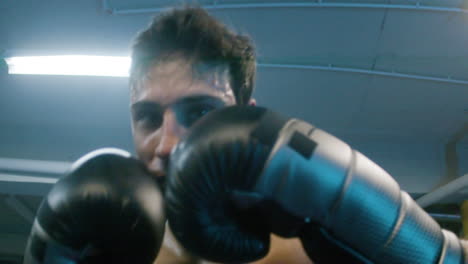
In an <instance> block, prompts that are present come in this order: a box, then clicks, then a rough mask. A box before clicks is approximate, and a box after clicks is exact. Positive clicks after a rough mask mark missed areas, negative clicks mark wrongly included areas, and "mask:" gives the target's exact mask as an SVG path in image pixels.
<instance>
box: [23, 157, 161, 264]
mask: <svg viewBox="0 0 468 264" xmlns="http://www.w3.org/2000/svg"><path fill="white" fill-rule="evenodd" d="M164 225H165V216H164V209H163V197H162V193H161V190H160V188H159V186H158V184H157V183H156V181H155V179H154V178H153V177H152V176H150V174H149V172H148V171H147V170H146V168H145V166H144V164H142V163H141V162H139V161H138V160H136V159H134V158H132V157H131V156H130V154H129V153H127V152H125V151H122V150H117V149H101V150H97V151H94V152H91V153H89V154H87V155H85V156H84V157H82V158H81V159H79V160H78V161H76V162H75V163H74V164H73V166H72V168H71V170H70V172H69V173H67V175H65V176H64V177H62V178H61V179H59V181H58V182H57V183H56V184H55V185H54V186H53V188H52V189H51V191H50V192H49V194H48V195H47V196H46V197H45V198H44V200H43V201H42V203H41V205H40V207H39V209H38V211H37V215H36V218H35V220H34V224H33V227H32V230H31V234H30V237H29V240H28V243H27V246H26V251H25V256H24V262H23V263H25V264H38V263H47V264H65V263H67V264H69V263H80V264H81V263H83V264H94V263H96V264H97V263H100V264H103V263H116V264H124V263H128V264H130V263H139V264H140V263H141V264H150V263H153V261H154V259H155V258H156V256H157V254H158V251H159V248H160V246H161V241H162V236H163V234H164Z"/></svg>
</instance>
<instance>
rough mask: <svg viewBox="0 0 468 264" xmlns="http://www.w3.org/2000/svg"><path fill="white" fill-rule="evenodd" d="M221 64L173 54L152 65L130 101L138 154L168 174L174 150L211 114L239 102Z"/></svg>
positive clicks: (161, 174)
mask: <svg viewBox="0 0 468 264" xmlns="http://www.w3.org/2000/svg"><path fill="white" fill-rule="evenodd" d="M229 77H230V76H229V71H228V68H227V67H226V66H223V65H218V66H214V65H207V64H202V63H199V64H196V65H195V66H194V65H192V64H191V63H189V62H188V61H187V60H185V59H183V58H174V59H172V60H168V61H165V62H163V63H160V64H157V65H155V66H153V67H152V68H151V69H150V70H149V71H148V74H147V75H146V76H145V77H144V79H143V80H142V82H141V84H140V85H141V87H139V89H137V92H136V94H135V95H134V96H133V97H132V99H131V111H132V131H133V139H134V143H135V148H136V152H137V155H138V157H139V158H140V159H141V160H142V161H143V162H144V163H145V164H146V166H147V167H148V168H149V170H150V171H151V172H153V173H154V175H155V176H158V177H164V176H165V173H166V169H167V163H168V160H169V155H170V153H171V150H172V148H173V147H174V146H175V145H176V144H177V142H178V141H179V140H180V138H181V137H182V136H183V135H184V134H185V133H186V132H187V130H188V129H189V128H190V127H191V125H192V124H193V123H194V122H195V121H197V120H198V119H199V118H200V117H202V116H203V115H204V114H206V113H207V112H209V111H211V110H214V109H217V108H221V107H224V106H228V105H233V104H235V97H234V94H233V92H232V89H231V86H230V79H229Z"/></svg>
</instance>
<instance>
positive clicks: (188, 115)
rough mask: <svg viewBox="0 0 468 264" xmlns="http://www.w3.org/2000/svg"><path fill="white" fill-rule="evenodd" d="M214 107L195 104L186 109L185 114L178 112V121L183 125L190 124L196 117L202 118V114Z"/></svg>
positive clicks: (187, 125) (188, 125)
mask: <svg viewBox="0 0 468 264" xmlns="http://www.w3.org/2000/svg"><path fill="white" fill-rule="evenodd" d="M214 109H216V107H214V106H211V105H195V106H191V107H189V108H188V109H187V111H186V112H185V114H182V113H181V114H180V116H179V118H178V119H179V122H180V123H181V124H182V125H183V126H185V127H190V126H192V125H193V124H194V123H195V122H196V121H197V120H198V119H200V118H202V117H203V116H204V115H206V114H208V113H209V112H211V111H213V110H214Z"/></svg>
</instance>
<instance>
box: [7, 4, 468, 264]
mask: <svg viewBox="0 0 468 264" xmlns="http://www.w3.org/2000/svg"><path fill="white" fill-rule="evenodd" d="M180 2H181V1H169V0H152V1H150V0H133V1H125V0H99V1H98V0H94V1H90V0H88V1H61V0H45V1H32V0H20V1H14V0H3V1H0V36H1V37H0V52H1V54H0V55H1V56H2V59H3V58H8V57H12V56H27V55H70V54H80V55H102V56H128V55H129V46H130V40H131V39H132V37H133V36H134V35H135V34H136V32H137V31H138V30H140V29H142V28H143V27H144V26H145V25H147V24H148V23H149V20H150V18H151V16H152V14H155V13H157V12H159V11H160V10H162V9H164V8H166V7H167V6H170V5H173V4H179V3H180ZM198 3H200V4H201V5H202V6H205V7H206V8H207V9H209V10H210V12H211V13H213V14H214V15H215V16H216V17H218V18H220V19H221V20H222V21H223V22H224V23H226V24H228V25H229V26H231V27H233V28H235V29H236V30H238V31H241V32H247V33H249V34H250V35H251V36H252V37H253V39H254V41H255V43H256V45H257V49H258V78H257V84H256V87H257V88H256V91H255V98H256V99H257V101H258V104H259V105H261V106H266V107H269V108H272V109H274V110H277V111H279V112H282V113H285V114H287V115H289V116H293V117H297V118H301V119H303V120H306V121H308V122H310V123H312V124H314V125H316V126H317V127H320V128H322V129H324V130H326V131H328V132H330V133H332V134H334V135H336V136H338V137H339V138H341V139H343V140H344V141H346V142H347V143H349V144H350V145H351V146H352V147H354V148H356V149H358V150H359V151H361V152H362V153H364V154H365V155H367V156H368V157H370V158H371V159H372V160H374V161H375V162H376V163H377V164H379V165H380V166H382V167H383V168H384V169H385V170H387V171H388V172H389V173H390V174H391V175H392V176H393V177H394V178H395V179H396V180H397V181H398V182H399V184H400V185H401V186H402V188H403V189H404V190H406V191H407V192H409V193H410V194H411V195H412V196H413V197H414V198H415V199H417V200H418V198H419V200H418V201H419V202H420V203H422V205H424V206H425V209H426V210H427V211H429V212H430V213H431V214H432V215H433V216H434V217H435V218H436V219H437V221H439V222H440V223H441V224H442V225H443V226H444V227H446V228H449V229H451V230H453V231H454V232H455V233H457V234H460V235H461V232H462V218H461V213H460V203H461V202H462V201H463V200H467V199H468V186H467V187H464V186H466V185H467V184H466V182H468V180H467V179H468V178H467V176H468V174H467V173H468V136H467V133H468V48H467V47H468V2H467V1H463V0H420V1H416V0H317V1H301V0H297V1H288V0H282V1H281V0H211V1H207V0H206V1H205V0H199V1H198ZM1 63H2V64H1V65H0V263H5V264H6V263H20V262H21V257H22V254H23V250H24V246H25V243H26V240H27V237H28V234H29V231H30V228H31V224H32V221H33V219H34V215H35V211H36V209H37V207H38V205H39V203H40V201H41V199H42V197H43V196H44V195H45V194H46V193H47V191H48V190H49V189H50V187H51V185H52V184H53V182H54V181H55V179H56V178H58V177H60V176H61V175H62V174H63V173H64V172H65V171H66V170H67V168H68V167H69V165H70V163H71V162H72V161H73V160H75V159H77V158H78V157H79V156H81V155H83V154H84V153H87V152H89V151H91V150H94V149H96V148H100V147H118V148H123V149H126V150H129V151H133V145H132V140H131V131H130V122H129V120H130V115H129V95H128V86H127V82H128V80H127V78H125V77H103V76H63V75H15V74H8V66H7V64H6V63H5V61H4V60H2V61H1ZM447 184H448V185H447ZM463 184H464V185H463ZM444 186H445V187H444ZM465 221H466V220H465Z"/></svg>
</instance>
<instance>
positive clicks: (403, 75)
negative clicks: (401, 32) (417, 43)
mask: <svg viewBox="0 0 468 264" xmlns="http://www.w3.org/2000/svg"><path fill="white" fill-rule="evenodd" d="M257 65H258V66H259V67H263V68H281V69H302V70H316V71H329V72H344V73H355V74H365V75H374V76H383V77H391V78H400V79H413V80H421V81H431V82H441V83H451V84H462V85H468V80H460V79H452V78H441V77H434V76H427V75H418V74H406V73H399V72H385V71H375V70H365V69H358V68H344V67H335V66H332V65H328V66H318V65H300V64H277V63H259V64H257Z"/></svg>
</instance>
